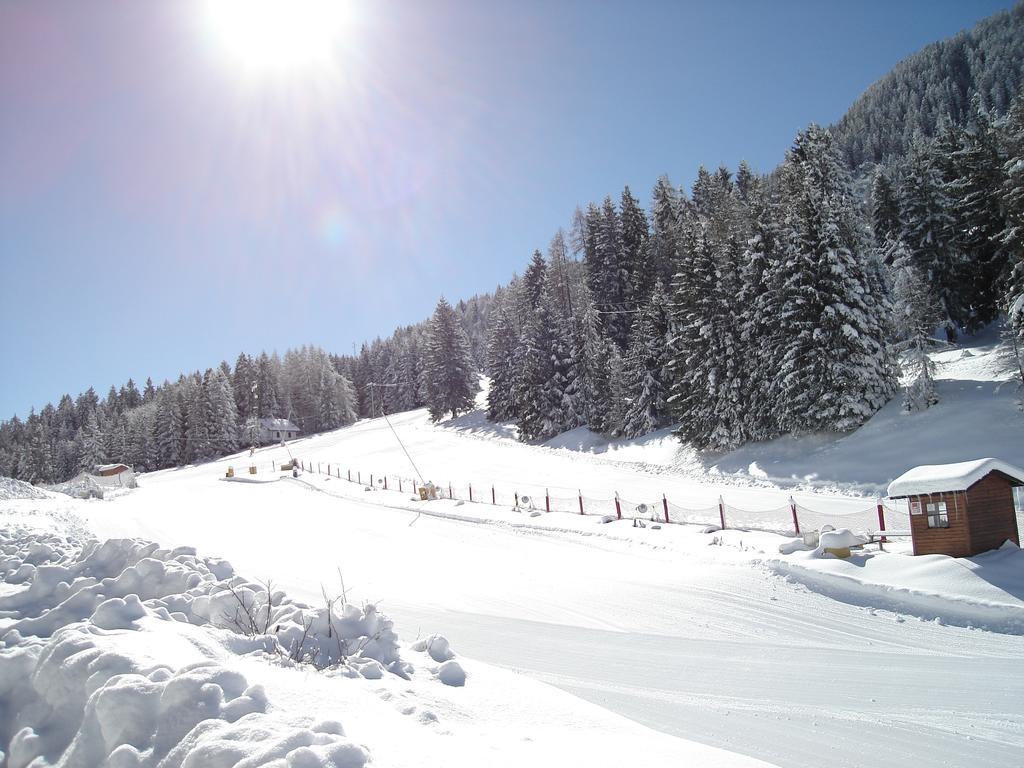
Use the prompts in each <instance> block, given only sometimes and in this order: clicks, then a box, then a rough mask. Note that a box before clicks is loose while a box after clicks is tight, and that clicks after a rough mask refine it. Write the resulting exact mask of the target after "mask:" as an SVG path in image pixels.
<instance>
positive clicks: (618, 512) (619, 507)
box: [615, 491, 622, 520]
mask: <svg viewBox="0 0 1024 768" xmlns="http://www.w3.org/2000/svg"><path fill="white" fill-rule="evenodd" d="M615 516H616V517H617V518H619V520H621V519H622V505H620V504H619V492H618V491H616V492H615Z"/></svg>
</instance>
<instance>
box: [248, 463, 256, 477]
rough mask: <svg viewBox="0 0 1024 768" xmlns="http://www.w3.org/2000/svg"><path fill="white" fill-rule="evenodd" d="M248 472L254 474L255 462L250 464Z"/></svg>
mask: <svg viewBox="0 0 1024 768" xmlns="http://www.w3.org/2000/svg"><path fill="white" fill-rule="evenodd" d="M249 474H250V475H255V474H256V465H255V464H253V465H252V466H250V467H249Z"/></svg>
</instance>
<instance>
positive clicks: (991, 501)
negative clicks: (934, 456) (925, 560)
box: [889, 459, 1024, 557]
mask: <svg viewBox="0 0 1024 768" xmlns="http://www.w3.org/2000/svg"><path fill="white" fill-rule="evenodd" d="M1022 485H1024V470H1022V469H1019V468H1017V467H1014V466H1012V465H1010V464H1007V463H1006V462H1003V461H1000V460H999V459H976V460H974V461H962V462H959V463H957V464H931V465H925V466H920V467H914V468H913V469H911V470H910V471H908V472H905V473H904V474H902V475H900V476H899V477H898V478H896V479H895V480H893V481H892V482H891V483H890V484H889V498H892V499H907V500H908V503H909V505H910V533H911V537H912V538H913V541H914V554H915V555H933V554H940V555H950V556H952V557H970V556H971V555H976V554H978V553H980V552H986V551H988V550H990V549H996V548H998V547H1001V546H1002V545H1003V544H1004V543H1005V542H1006V541H1007V540H1009V541H1012V542H1013V543H1014V544H1016V545H1018V546H1020V532H1019V531H1018V529H1017V515H1016V510H1015V506H1014V491H1013V489H1014V488H1015V487H1017V486H1022Z"/></svg>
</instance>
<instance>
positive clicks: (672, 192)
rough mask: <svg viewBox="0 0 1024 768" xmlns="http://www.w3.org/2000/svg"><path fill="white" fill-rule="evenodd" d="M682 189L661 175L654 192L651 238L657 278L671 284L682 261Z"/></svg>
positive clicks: (652, 261) (653, 264) (652, 198)
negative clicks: (680, 260)
mask: <svg viewBox="0 0 1024 768" xmlns="http://www.w3.org/2000/svg"><path fill="white" fill-rule="evenodd" d="M680 215H681V209H680V200H679V190H677V189H676V188H675V187H673V186H672V183H671V182H670V181H669V180H668V177H667V176H661V177H659V178H658V181H657V182H656V183H655V185H654V190H653V191H652V192H651V238H650V243H649V249H650V255H651V265H652V268H653V271H654V277H655V279H657V280H661V282H662V284H663V285H666V286H668V285H671V283H672V278H673V276H674V275H675V273H676V269H677V267H678V260H679V222H680Z"/></svg>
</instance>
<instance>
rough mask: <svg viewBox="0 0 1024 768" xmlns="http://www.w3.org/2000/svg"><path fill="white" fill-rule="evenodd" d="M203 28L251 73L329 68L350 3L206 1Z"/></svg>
mask: <svg viewBox="0 0 1024 768" xmlns="http://www.w3.org/2000/svg"><path fill="white" fill-rule="evenodd" d="M204 5H205V11H206V22H207V24H208V26H209V28H210V31H211V33H212V34H213V35H214V37H215V38H216V40H217V44H218V45H219V46H220V47H221V48H222V49H223V51H224V53H225V54H227V55H228V56H229V57H230V58H232V59H234V60H236V61H237V62H238V63H239V64H240V65H242V66H243V67H245V68H246V69H247V70H250V71H253V72H255V73H260V72H276V73H287V72H292V71H302V70H307V69H310V68H315V67H317V66H322V65H326V64H329V63H330V62H331V60H332V57H333V55H334V53H335V51H336V49H337V46H338V45H339V43H340V41H341V36H342V34H343V33H344V31H345V27H346V23H347V21H348V13H349V10H350V7H351V4H350V2H349V0H205V3H204Z"/></svg>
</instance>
